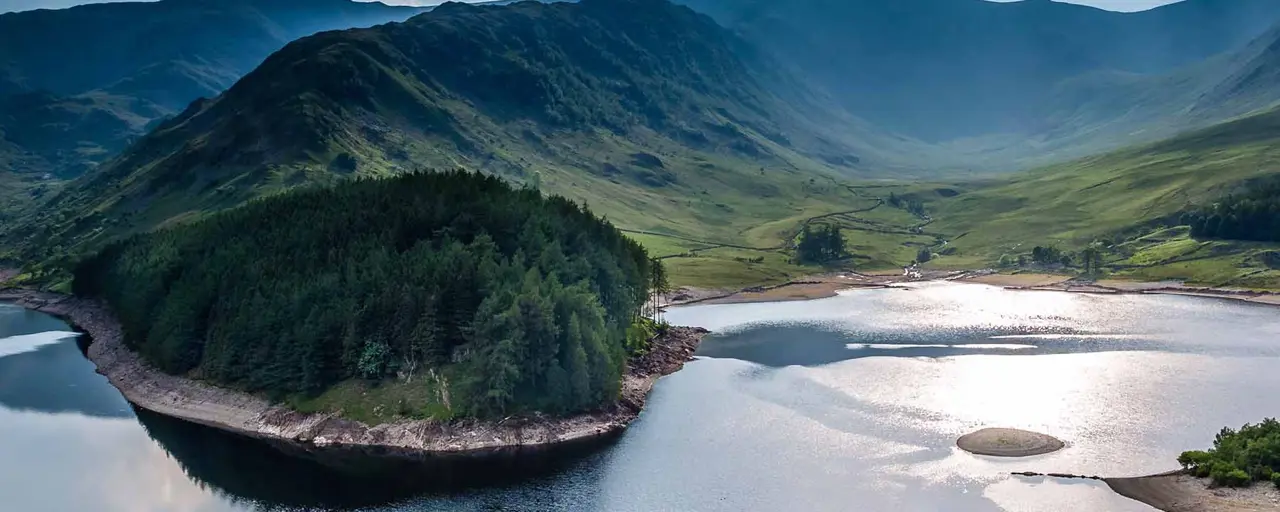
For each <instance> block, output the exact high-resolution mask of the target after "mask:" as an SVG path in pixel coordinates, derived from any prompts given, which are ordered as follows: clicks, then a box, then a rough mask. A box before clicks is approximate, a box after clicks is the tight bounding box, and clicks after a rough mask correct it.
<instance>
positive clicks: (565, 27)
mask: <svg viewBox="0 0 1280 512" xmlns="http://www.w3.org/2000/svg"><path fill="white" fill-rule="evenodd" d="M778 68H779V66H777V65H776V64H774V63H772V62H770V61H768V60H766V59H765V58H764V57H762V56H759V55H754V54H753V53H752V52H751V50H750V47H749V46H748V45H746V44H745V43H744V42H742V41H740V40H738V39H737V38H735V37H733V36H732V35H730V34H729V33H727V32H725V31H724V30H723V29H721V28H720V27H718V26H717V25H716V24H715V23H714V22H712V21H711V20H710V19H709V18H707V17H705V16H702V15H699V14H697V13H695V12H693V11H691V10H689V9H687V8H684V7H677V6H674V5H672V4H670V3H667V2H665V1H659V0H587V1H585V2H581V3H577V4H569V3H560V4H550V5H547V4H540V3H533V2H526V3H521V4H516V5H512V6H508V7H475V6H468V5H465V4H448V5H445V6H442V7H440V8H437V9H435V10H434V11H432V12H430V13H427V14H423V15H420V16H417V17H415V18H413V19H412V20H410V21H408V22H406V23H403V24H389V25H384V26H381V27H376V28H372V29H365V30H350V31H343V32H328V33H323V34H319V35H316V36H313V37H309V38H305V39H302V40H300V41H297V42H295V43H292V44H290V45H288V46H287V47H286V48H284V49H283V50H281V51H280V52H278V53H276V54H275V55H273V56H272V57H271V58H269V59H268V60H267V61H266V62H265V63H264V64H263V65H262V66H261V67H259V68H258V69H257V70H255V71H254V72H253V73H250V74H249V75H247V76H246V77H245V78H244V79H242V80H241V81H240V82H238V83H237V84H236V85H235V86H234V87H232V88H231V89H230V90H229V91H228V92H226V93H225V94H223V95H221V96H219V97H218V98H216V99H213V100H209V101H202V102H197V103H195V104H193V105H192V106H191V107H190V108H188V109H187V111H186V112H184V113H183V114H182V115H180V116H178V117H177V118H175V119H173V120H170V121H168V122H165V123H164V124H162V125H160V126H158V127H157V128H156V129H155V131H153V132H152V133H151V134H150V135H149V136H147V137H146V138H144V139H142V140H141V141H139V142H138V143H137V144H135V145H133V146H132V147H131V148H130V149H129V150H127V151H126V152H125V153H124V154H122V155H121V156H120V157H119V158H117V159H115V160H113V161H111V162H110V163H108V164H106V165H104V166H103V167H102V168H100V169H98V170H97V171H95V172H93V173H90V174H89V175H86V176H84V177H83V178H81V179H79V180H76V181H75V182H73V183H71V184H69V185H68V186H67V187H65V188H64V189H63V191H62V192H61V193H60V194H58V195H57V196H55V197H53V199H52V200H51V202H49V203H48V204H47V205H45V207H43V208H41V209H40V210H39V211H37V212H34V213H33V214H32V215H30V216H29V217H28V218H27V219H26V220H27V222H26V223H24V224H23V225H20V226H19V227H18V228H16V229H13V230H10V231H9V233H8V237H7V239H6V241H7V242H9V243H11V244H13V245H18V246H22V247H25V248H28V249H31V250H42V251H45V252H44V253H43V255H40V254H38V253H32V258H33V259H43V258H48V257H65V255H66V254H67V253H68V252H72V253H74V252H77V251H79V250H81V249H82V248H90V247H94V246H97V245H99V244H101V243H103V242H105V241H107V240H109V239H112V238H115V237H118V236H121V235H126V234H129V233H135V232H140V231H146V230H150V229H152V228H155V227H158V226H163V225H168V224H172V223H174V222H178V221H182V220H185V219H190V218H194V217H199V216H201V215H204V214H205V213H207V212H210V211H216V210H220V209H223V208H227V207H232V206H236V205H239V204H242V203H243V202H245V201H248V200H250V199H253V198H256V197H262V196H266V195H271V194H274V193H277V192H280V191H283V190H287V189H289V188H292V187H295V186H300V185H306V184H325V183H334V182H337V181H340V180H345V179H349V178H351V177H361V176H365V177H376V176H388V175H394V174H397V173H401V172H406V171H411V170H415V169H424V168H437V169H439V168H454V167H464V168H468V169H473V170H478V171H482V172H485V173H490V174H495V175H499V176H502V177H504V178H507V179H509V180H512V181H515V182H522V183H529V184H536V185H537V186H538V187H540V188H542V189H544V190H548V191H552V192H555V193H558V194H563V195H565V196H567V197H569V198H572V199H575V200H578V201H581V202H584V203H586V204H588V205H590V207H591V208H592V210H594V211H597V212H601V213H603V214H605V215H607V216H608V217H609V218H610V219H611V220H613V221H614V222H617V223H618V224H619V225H620V226H622V227H624V228H627V229H631V230H641V231H651V232H657V233H662V234H668V235H679V236H685V237H692V238H695V239H698V240H702V241H705V242H710V243H716V244H736V245H741V246H751V247H761V248H775V249H776V248H781V247H783V246H785V245H786V244H787V242H788V240H789V239H790V238H791V237H792V236H794V234H795V232H796V231H795V230H796V229H798V226H799V224H800V223H801V222H803V221H804V220H805V219H808V218H812V217H815V216H820V215H824V214H828V213H833V212H840V211H847V210H853V209H857V208H860V207H862V206H865V205H866V203H867V200H866V199H865V198H861V197H858V196H856V195H854V194H851V193H850V192H849V191H848V190H847V189H846V188H845V187H843V186H841V185H839V184H838V183H837V182H836V181H835V180H834V179H833V178H832V176H835V175H840V174H846V175H848V174H855V175H856V174H859V173H862V174H867V173H872V172H885V171H884V169H889V168H891V166H892V163H891V162H892V157H890V156H889V155H892V154H895V153H899V152H900V153H910V151H909V148H911V147H912V146H911V142H910V141H908V140H905V139H890V138H888V137H884V136H881V135H877V134H874V133H867V135H866V136H865V137H851V136H849V135H848V134H850V133H856V132H857V131H858V130H859V127H858V124H857V122H856V120H852V119H842V118H840V117H839V116H840V114H839V113H838V112H839V109H832V108H828V107H829V106H828V105H826V104H824V103H822V96H821V95H820V94H818V93H814V92H812V91H808V90H805V89H804V88H803V87H802V86H801V85H799V84H796V83H791V82H788V81H787V80H786V79H785V77H779V76H777V75H776V74H774V72H773V71H771V70H773V69H778ZM784 97H785V98H784ZM833 112H834V113H833ZM817 120H827V121H830V122H831V123H833V124H831V125H828V126H840V127H841V128H842V129H841V130H840V131H839V132H832V131H829V130H825V129H820V128H819V127H818V126H815V124H816V123H817ZM727 259H728V260H729V261H731V262H734V263H737V260H734V259H732V258H727Z"/></svg>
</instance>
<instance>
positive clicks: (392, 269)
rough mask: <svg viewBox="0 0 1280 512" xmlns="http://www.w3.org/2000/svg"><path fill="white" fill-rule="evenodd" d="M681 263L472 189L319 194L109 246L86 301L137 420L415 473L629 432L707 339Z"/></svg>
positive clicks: (361, 189) (442, 181)
mask: <svg viewBox="0 0 1280 512" xmlns="http://www.w3.org/2000/svg"><path fill="white" fill-rule="evenodd" d="M665 287H666V284H665V277H664V275H663V270H662V267H661V264H660V262H658V261H657V260H652V259H650V258H649V257H648V255H647V253H646V252H645V250H644V249H643V248H642V247H640V246H639V245H638V244H636V243H635V242H633V241H631V240H630V239H628V238H627V237H625V236H624V235H623V234H622V233H621V232H620V231H618V230H617V229H616V228H614V227H613V226H612V225H611V224H609V223H608V222H607V221H605V220H604V219H602V218H599V217H596V216H595V215H594V214H592V213H591V212H589V211H588V210H586V209H585V208H583V207H581V206H579V205H577V204H574V203H573V202H571V201H569V200H566V199H563V198H559V197H544V196H543V195H542V194H541V193H540V192H538V191H537V190H534V189H529V188H526V189H515V188H512V187H511V186H510V185H508V184H506V183H505V182H503V181H501V180H499V179H497V178H492V177H486V176H483V175H479V174H473V173H467V172H461V171H456V172H445V173H418V174H411V175H405V176H402V177H398V178H393V179H387V180H362V181H356V182H353V183H347V184H344V185H342V186H338V187H327V188H312V189H307V190H301V191H297V192H291V193H287V194H283V195H280V196H276V197H273V198H270V199H266V200H262V201H258V202H255V203H252V204H250V205H247V206H245V207H243V208H237V209H234V210H230V211H226V212H223V213H219V214H215V215H212V216H210V217H208V218H205V219H201V220H198V221H195V222H191V223H185V224H180V225H177V226H174V227H170V228H167V229H164V230H160V231H156V232H152V233H147V234H143V235H138V236H134V237H132V238H129V239H126V240H123V241H120V242H116V243H114V244H111V245H109V246H107V247H105V248H104V249H103V250H102V251H100V252H98V253H97V254H96V255H94V256H91V257H89V258H87V259H85V260H83V261H82V262H81V263H79V265H78V266H77V267H76V269H75V271H74V280H73V289H74V294H75V296H74V297H62V296H54V295H47V294H44V295H42V294H32V293H19V294H18V295H19V296H17V297H9V298H10V299H15V300H17V301H18V302H19V303H22V304H24V305H27V306H28V307H32V308H35V309H41V310H43V311H47V312H50V313H54V314H58V315H61V316H63V317H65V318H67V319H68V320H70V321H72V322H73V323H74V324H76V325H77V326H79V327H80V328H82V329H84V330H86V331H87V332H89V333H90V334H91V335H92V336H93V338H94V342H93V344H92V345H91V347H90V349H89V357H90V358H91V359H92V360H93V361H94V362H95V363H96V364H97V365H98V369H99V371H100V372H101V373H103V374H104V375H106V376H107V377H108V378H109V380H110V381H111V382H112V384H113V385H115V386H116V387H117V388H119V389H120V390H121V391H122V392H123V393H124V395H125V396H126V397H127V398H128V399H129V400H130V401H132V402H134V403H135V404H137V405H139V406H141V407H143V408H146V409H149V410H152V411H154V412H158V413H161V414H165V415H169V416H173V417H177V418H181V419H186V420H189V421H193V422H196V423H202V424H205V425H209V426H213V427H218V428H222V429H225V430H231V431H235V432H239V433H242V434H246V435H250V436H254V437H260V438H266V439H269V440H274V441H287V442H291V443H301V444H304V445H307V446H311V447H316V446H345V447H365V448H377V449H378V451H379V452H382V453H386V452H391V453H405V454H431V453H449V454H457V453H477V452H487V451H493V450H508V449H512V448H528V447H542V446H548V445H551V444H555V443H561V442H569V441H576V440H584V439H589V438H595V437H600V436H603V435H607V434H610V433H614V432H617V431H619V430H620V429H622V428H625V427H626V425H627V424H628V423H629V422H630V421H632V420H634V419H635V418H636V417H637V415H638V413H639V411H640V408H641V407H642V406H643V403H644V400H645V397H646V395H647V393H648V391H649V389H650V388H651V387H652V386H653V385H654V383H655V382H656V380H657V379H658V377H660V376H662V375H665V374H668V373H671V372H674V371H676V370H678V369H679V368H680V367H681V366H682V365H683V364H684V363H685V362H686V361H688V360H690V359H691V358H692V353H693V351H694V349H695V348H696V347H697V344H698V342H699V340H700V338H701V336H702V334H703V333H705V331H702V330H699V329H690V328H680V327H671V326H668V325H665V324H664V323H662V322H659V321H656V319H655V318H653V317H655V316H656V315H654V314H653V312H654V311H656V310H657V307H656V306H657V304H658V303H659V301H660V295H661V292H662V290H663V289H664V288H665Z"/></svg>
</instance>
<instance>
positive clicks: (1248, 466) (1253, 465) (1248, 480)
mask: <svg viewBox="0 0 1280 512" xmlns="http://www.w3.org/2000/svg"><path fill="white" fill-rule="evenodd" d="M1178 462H1179V463H1180V464H1182V467H1183V468H1185V469H1186V470H1187V471H1190V472H1191V474H1193V475H1195V476H1198V477H1201V478H1209V479H1211V480H1212V481H1213V483H1214V484H1215V485H1223V486H1228V487H1244V486H1248V485H1250V484H1253V483H1256V482H1271V483H1274V484H1275V485H1276V487H1280V422H1278V421H1276V420H1275V418H1268V419H1265V420H1263V421H1262V422H1261V423H1258V424H1246V425H1245V426H1243V427H1241V428H1240V430H1235V429H1231V428H1223V429H1222V430H1221V431H1220V432H1218V435H1216V436H1214V438H1213V448H1210V449H1209V450H1208V451H1189V452H1182V455H1179V456H1178Z"/></svg>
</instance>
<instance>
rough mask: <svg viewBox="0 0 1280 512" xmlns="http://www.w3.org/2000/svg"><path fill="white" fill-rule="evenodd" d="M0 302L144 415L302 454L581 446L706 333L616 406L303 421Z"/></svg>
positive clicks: (643, 374)
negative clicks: (60, 342)
mask: <svg viewBox="0 0 1280 512" xmlns="http://www.w3.org/2000/svg"><path fill="white" fill-rule="evenodd" d="M0 301H5V302H12V303H14V304H17V305H19V306H22V307H25V308H28V309H32V310H36V311H41V312H44V313H48V314H51V315H55V316H58V317H61V318H63V319H65V320H67V321H68V322H70V323H71V324H73V325H74V326H75V327H76V328H77V329H79V330H82V331H83V332H86V333H88V334H89V335H90V336H91V337H92V338H93V343H91V344H90V345H89V350H88V356H89V359H90V360H91V361H93V363H94V364H95V365H96V366H97V368H98V373H101V374H102V375H104V376H106V377H107V379H108V380H109V381H110V382H111V384H112V385H113V386H115V387H116V388H117V389H119V390H120V392H121V393H122V394H123V395H124V396H125V398H126V399H128V400H129V401H130V402H132V403H133V404H135V405H137V406H138V407H141V408H143V409H147V410H149V411H152V412H156V413H159V414H163V415H165V416H170V417H174V418H178V419H182V420H186V421H190V422H193V423H198V424H202V425H206V426H209V427H214V428H218V429H222V430H226V431H231V432H235V433H238V434H242V435H245V436H249V437H253V438H258V439H262V440H265V441H268V442H273V443H276V444H284V445H288V446H290V447H292V448H300V449H303V450H308V451H311V450H316V449H320V448H324V449H331V448H333V449H337V448H344V449H354V450H359V451H368V452H371V453H378V454H383V455H398V456H408V457H423V456H434V455H485V454H505V453H512V452H520V451H526V450H540V449H545V448H549V447H552V446H554V445H558V444H563V443H573V442H579V441H589V440H593V439H599V438H603V437H606V436H609V435H613V434H616V433H619V432H621V431H622V430H624V429H625V428H626V427H627V426H628V425H629V424H630V423H631V422H632V421H634V420H635V419H636V418H637V417H639V415H640V411H641V410H642V408H643V407H644V404H645V401H646V399H647V397H648V395H649V391H650V390H652V389H653V386H654V384H656V383H657V381H658V379H659V378H661V377H662V376H664V375H668V374H671V373H674V372H676V371H677V370H679V369H681V368H682V367H684V364H685V363H686V362H688V361H690V360H692V359H693V352H694V351H695V350H696V349H697V347H698V344H699V342H700V341H701V339H702V336H703V335H705V334H706V333H707V331H706V330H703V329H696V328H688V327H673V328H671V329H670V330H669V331H668V333H667V334H666V335H665V336H662V337H660V338H658V339H656V340H655V341H654V346H653V348H652V349H651V351H650V352H649V353H648V354H646V355H645V356H642V357H639V358H636V359H635V360H633V361H631V362H630V364H629V365H628V369H627V374H626V375H625V376H624V377H623V382H622V395H621V397H620V399H619V401H618V403H617V404H615V405H614V406H612V407H610V408H608V409H606V410H601V411H597V412H592V413H586V414H580V415H576V416H571V417H565V418H556V417H550V416H541V415H535V416H527V417H513V418H506V419H503V420H501V421H497V422H491V421H477V420H467V421H451V422H441V421H432V420H411V421H400V422H394V423H386V424H381V425H376V426H369V425H366V424H364V423H360V422H356V421H352V420H347V419H343V418H340V417H337V416H336V415H333V414H304V413H300V412H297V411H293V410H291V409H288V408H286V407H283V406H280V405H277V404H274V403H271V402H270V401H268V400H266V399H264V398H261V397H257V396H254V395H250V394H247V393H242V392H238V391H234V390H229V389H225V388H220V387H216V386H212V385H209V384H206V383H203V382H200V381H197V380H192V379H188V378H185V377H179V376H174V375H169V374H166V373H163V372H161V371H159V370H157V369H155V368H153V367H151V366H150V365H148V364H147V363H145V362H144V361H142V359H141V358H140V357H139V356H138V355H137V354H136V353H134V352H133V351H131V350H129V349H128V348H127V347H126V346H125V344H124V339H123V333H122V331H121V327H120V324H119V323H118V322H117V321H116V320H115V318H114V316H113V315H112V314H111V312H110V310H109V309H108V308H107V307H106V306H105V305H104V304H101V303H98V302H94V301H89V300H85V299H80V298H76V297H68V296H65V295H58V294H52V293H44V292H35V291H28V290H21V289H9V290H0Z"/></svg>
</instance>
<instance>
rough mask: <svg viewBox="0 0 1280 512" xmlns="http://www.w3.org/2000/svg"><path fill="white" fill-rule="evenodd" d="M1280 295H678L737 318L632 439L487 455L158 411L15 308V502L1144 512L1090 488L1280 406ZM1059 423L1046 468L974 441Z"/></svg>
mask: <svg viewBox="0 0 1280 512" xmlns="http://www.w3.org/2000/svg"><path fill="white" fill-rule="evenodd" d="M1278 312H1280V310H1277V309H1275V308H1274V307H1268V306H1260V305H1253V304H1247V303H1240V302H1232V301H1226V300H1215V299H1202V298H1191V297H1179V296H1138V295H1119V296H1107V295H1085V294H1066V293H1054V292H1031V291H1008V290H1003V289H1000V288H996V287H990V286H982V285H970V284H952V283H923V284H917V285H911V286H907V287H902V288H894V289H884V290H862V291H851V292H844V293H842V294H841V295H840V296H839V297H834V298H830V299H823V300H816V301H807V302H788V303H769V304H734V305H705V306H691V307H684V308H677V309H673V310H672V311H670V312H668V313H667V319H668V320H669V321H670V322H672V323H673V324H681V325H694V326H702V327H706V328H708V329H711V330H712V331H714V334H713V335H711V336H709V337H708V338H707V339H706V340H705V341H704V343H703V346H702V348H701V350H700V352H699V355H700V358H699V359H698V360H697V361H694V362H692V363H690V364H688V365H687V366H686V367H685V369H684V370H682V371H680V372H678V373H676V374H673V375H671V376H669V377H666V378H664V379H663V380H662V381H660V382H659V384H658V386H657V387H656V388H655V389H654V392H653V395H652V396H651V398H650V400H649V404H648V407H647V408H646V410H645V412H644V414H643V415H642V416H641V418H640V419H639V420H638V421H637V422H636V423H635V424H633V425H632V427H631V428H630V429H628V431H627V432H626V433H624V434H623V435H621V436H619V437H618V438H616V439H612V440H608V441H604V442H601V443H597V444H596V445H593V446H579V447H574V448H572V449H568V450H564V451H562V452H556V453H553V454H550V455H542V456H538V457H521V458H514V459H505V460H497V461H488V462H484V463H475V462H474V461H449V460H437V461H433V462H431V463H429V464H413V465H407V464H406V463H394V464H393V463H387V462H384V461H377V460H369V459H367V458H362V457H336V459H337V460H334V459H335V457H323V458H315V457H296V456H291V455H286V454H285V453H283V452H280V451H278V450H276V449H274V448H272V447H270V446H267V445H265V444H262V443H259V442H256V441H250V440H247V439H243V438H240V437H236V436H232V435H227V434H224V433H221V432H218V431H214V430H211V429H208V428H204V427H199V426H196V425H191V424H187V423H184V422H180V421H175V420H171V419H167V418H163V417H159V416H156V415H154V414H148V413H146V412H145V411H142V412H139V411H135V410H134V409H133V408H132V407H131V406H130V405H129V404H128V403H127V402H126V401H125V400H124V399H123V398H121V397H120V395H119V393H117V392H116V391H115V389H114V388H112V387H110V385H109V384H108V383H107V382H106V380H105V379H104V378H102V377H101V376H99V375H97V374H95V373H94V371H93V365H92V364H91V363H89V362H88V361H87V360H85V358H84V356H83V349H84V346H85V343H86V342H87V340H83V339H80V338H79V337H77V336H76V335H75V333H73V332H71V329H70V328H69V327H68V326H67V325H66V324H64V323H63V322H61V321H59V320H57V319H54V318H51V317H49V316H46V315H43V314H39V313H33V312H29V311H25V310H22V309H20V308H17V307H13V306H8V305H0V433H3V435H0V454H3V456H2V457H0V500H3V504H2V505H0V508H2V509H5V510H41V511H45V510H48V511H63V510H66V511H79V510H98V511H128V512H150V511H166V512H167V511H174V512H184V511H192V512H195V511H199V512H221V511H247V510H329V509H344V510H351V509H360V510H379V511H381V510H385V511H434V510H486V511H488V510H530V511H533V510H608V511H653V510H672V511H689V510H699V511H701V510H709V511H720V510H724V511H738V510H921V511H926V510H928V511H933V510H955V511H999V510H1009V511H1054V510H1062V509H1063V507H1064V506H1069V507H1070V508H1072V509H1075V510H1108V511H1141V510H1151V509H1150V508H1148V507H1146V506H1145V505H1141V504H1139V503H1137V502H1133V501H1130V500H1127V499H1125V498H1122V497H1120V496H1117V495H1115V494H1113V493H1111V492H1110V491H1109V490H1107V489H1106V487H1105V486H1104V485H1101V484H1098V483H1095V482H1091V481H1078V482H1077V481H1054V480H1045V479H1033V478H1023V477H1011V476H1009V475H1008V473H1009V472H1012V471H1036V472H1050V471H1052V472H1067V473H1080V474H1091V475H1092V474H1097V475H1103V476H1135V475H1143V474H1149V473H1155V472H1160V471H1166V470H1169V469H1173V468H1174V467H1175V466H1176V463H1175V462H1174V458H1175V457H1176V456H1177V455H1178V453H1180V452H1181V451H1183V450H1186V449H1193V448H1204V447H1207V446H1209V444H1210V443H1211V442H1212V439H1213V436H1214V434H1215V433H1216V432H1217V431H1218V430H1219V429H1220V428H1221V427H1223V426H1226V425H1230V426H1233V427H1238V426H1240V425H1241V424H1243V423H1245V422H1256V421H1258V420H1261V419H1262V418H1263V417H1267V416H1277V415H1280V393H1277V392H1276V390H1280V371H1277V370H1276V369H1277V368H1278V367H1280V366H1278V363H1280V314H1277V313H1278ZM983 427H1012V428H1023V429H1028V430H1035V431H1038V432H1044V433H1047V434H1050V435H1053V436H1056V437H1058V438H1060V439H1063V440H1064V441H1066V442H1067V447H1066V448H1065V449H1063V450H1062V451H1059V452H1056V453H1053V454H1048V455H1043V456H1039V457H1031V458H1024V459H1004V460H1002V459H995V458H989V457H981V456H975V455H971V454H967V453H964V452H961V451H959V450H958V449H957V448H955V439H956V438H957V437H959V436H960V435H962V434H964V433H967V432H970V431H973V430H977V429H979V428H983Z"/></svg>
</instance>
